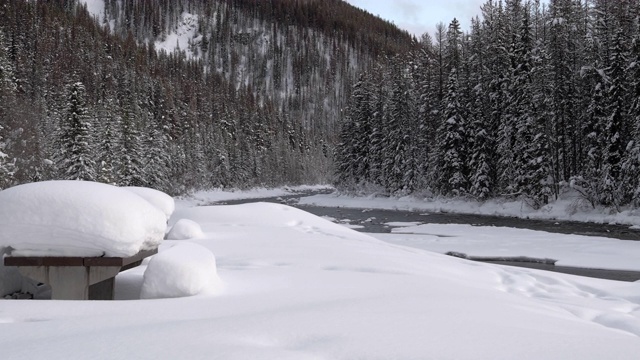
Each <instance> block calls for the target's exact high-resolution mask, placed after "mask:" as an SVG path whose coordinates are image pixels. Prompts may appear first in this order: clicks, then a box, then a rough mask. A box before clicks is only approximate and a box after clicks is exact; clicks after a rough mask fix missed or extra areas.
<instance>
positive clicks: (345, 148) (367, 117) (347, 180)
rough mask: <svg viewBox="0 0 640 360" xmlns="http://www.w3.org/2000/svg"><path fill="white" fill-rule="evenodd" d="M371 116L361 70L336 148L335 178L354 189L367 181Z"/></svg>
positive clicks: (364, 79) (369, 92) (367, 85)
mask: <svg viewBox="0 0 640 360" xmlns="http://www.w3.org/2000/svg"><path fill="white" fill-rule="evenodd" d="M372 115H373V111H372V109H371V86H370V84H369V81H368V79H367V74H365V73H363V74H360V77H359V79H358V81H357V82H356V83H355V84H354V85H353V90H352V92H351V98H350V99H349V103H348V105H347V109H346V115H345V117H344V118H343V124H342V128H341V131H340V142H339V144H338V145H337V147H336V169H337V180H338V183H339V184H340V186H344V187H346V188H353V187H354V186H358V185H362V184H363V183H365V182H367V181H368V177H369V160H370V156H369V140H368V139H369V136H370V135H371V124H370V121H371V119H372V117H373V116H372Z"/></svg>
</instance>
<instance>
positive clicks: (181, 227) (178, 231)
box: [166, 219, 204, 240]
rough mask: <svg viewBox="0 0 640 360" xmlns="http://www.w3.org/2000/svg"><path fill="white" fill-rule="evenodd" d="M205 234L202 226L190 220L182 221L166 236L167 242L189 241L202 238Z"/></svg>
mask: <svg viewBox="0 0 640 360" xmlns="http://www.w3.org/2000/svg"><path fill="white" fill-rule="evenodd" d="M202 237H204V233H203V232H202V228H200V224H198V223H197V222H195V221H193V220H189V219H180V220H178V221H177V222H176V224H175V225H173V227H172V228H171V230H169V233H168V234H167V236H166V239H167V240H187V239H193V238H202Z"/></svg>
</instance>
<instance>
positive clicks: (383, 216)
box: [216, 193, 640, 281]
mask: <svg viewBox="0 0 640 360" xmlns="http://www.w3.org/2000/svg"><path fill="white" fill-rule="evenodd" d="M308 195H310V194H309V193H302V194H298V195H290V196H281V197H273V198H263V199H248V200H233V201H225V202H218V203H216V204H220V205H222V204H229V205H231V204H244V203H250V202H256V201H264V202H277V203H283V204H287V205H291V206H294V207H297V208H299V209H301V210H304V211H307V212H309V213H312V214H314V215H317V216H323V217H330V218H334V219H336V220H340V221H344V220H349V221H348V223H349V224H351V225H360V226H361V227H359V228H357V229H356V230H357V231H361V232H367V233H389V232H391V229H392V228H391V227H389V226H388V225H385V224H386V223H389V222H419V223H424V224H429V223H431V224H471V225H475V226H500V227H511V228H520V229H531V230H540V231H548V232H552V233H560V234H576V235H585V236H601V237H608V238H615V239H621V240H629V241H640V229H631V228H630V227H629V225H611V224H595V223H582V222H575V221H556V220H530V219H520V218H514V217H499V216H486V215H473V214H455V213H428V212H425V211H420V212H416V211H402V210H379V209H354V208H340V207H322V206H311V205H298V200H299V199H300V198H301V197H303V196H308ZM485 262H490V263H493V264H499V265H507V266H518V267H527V268H535V269H540V270H547V271H555V272H561V273H568V274H574V275H580V276H588V277H596V278H602V279H610V280H620V281H637V280H640V272H635V271H618V270H601V269H582V268H572V267H563V266H555V265H553V264H543V263H536V262H526V261H485Z"/></svg>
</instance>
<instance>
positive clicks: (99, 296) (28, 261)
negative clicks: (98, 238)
mask: <svg viewBox="0 0 640 360" xmlns="http://www.w3.org/2000/svg"><path fill="white" fill-rule="evenodd" d="M157 253H158V250H157V249H153V250H144V251H140V252H139V253H137V254H136V255H134V256H131V257H128V258H121V257H52V256H36V257H21V256H8V257H5V258H4V265H5V266H15V267H17V268H18V271H19V272H20V274H22V275H23V276H26V277H28V278H31V279H33V280H36V281H39V282H42V283H45V284H48V285H50V286H51V298H52V299H55V300H113V296H114V285H115V276H116V275H118V273H119V272H120V271H124V270H128V269H131V268H134V267H136V266H138V265H140V264H141V263H142V260H143V259H144V258H146V257H148V256H151V255H154V254H157Z"/></svg>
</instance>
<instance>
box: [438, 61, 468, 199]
mask: <svg viewBox="0 0 640 360" xmlns="http://www.w3.org/2000/svg"><path fill="white" fill-rule="evenodd" d="M443 101H444V105H443V111H442V120H441V121H442V122H441V125H440V128H439V129H438V142H437V150H436V151H437V156H438V183H437V188H438V190H439V191H440V192H441V193H442V194H444V195H453V196H460V195H463V194H465V193H466V192H467V186H468V180H467V175H466V169H465V159H464V154H465V149H466V146H467V144H466V143H465V139H466V137H467V134H466V124H465V119H464V109H463V108H462V104H461V102H460V93H459V89H458V75H457V69H456V68H453V69H452V70H451V73H450V74H449V80H448V82H447V92H446V94H445V97H444V99H443Z"/></svg>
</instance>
